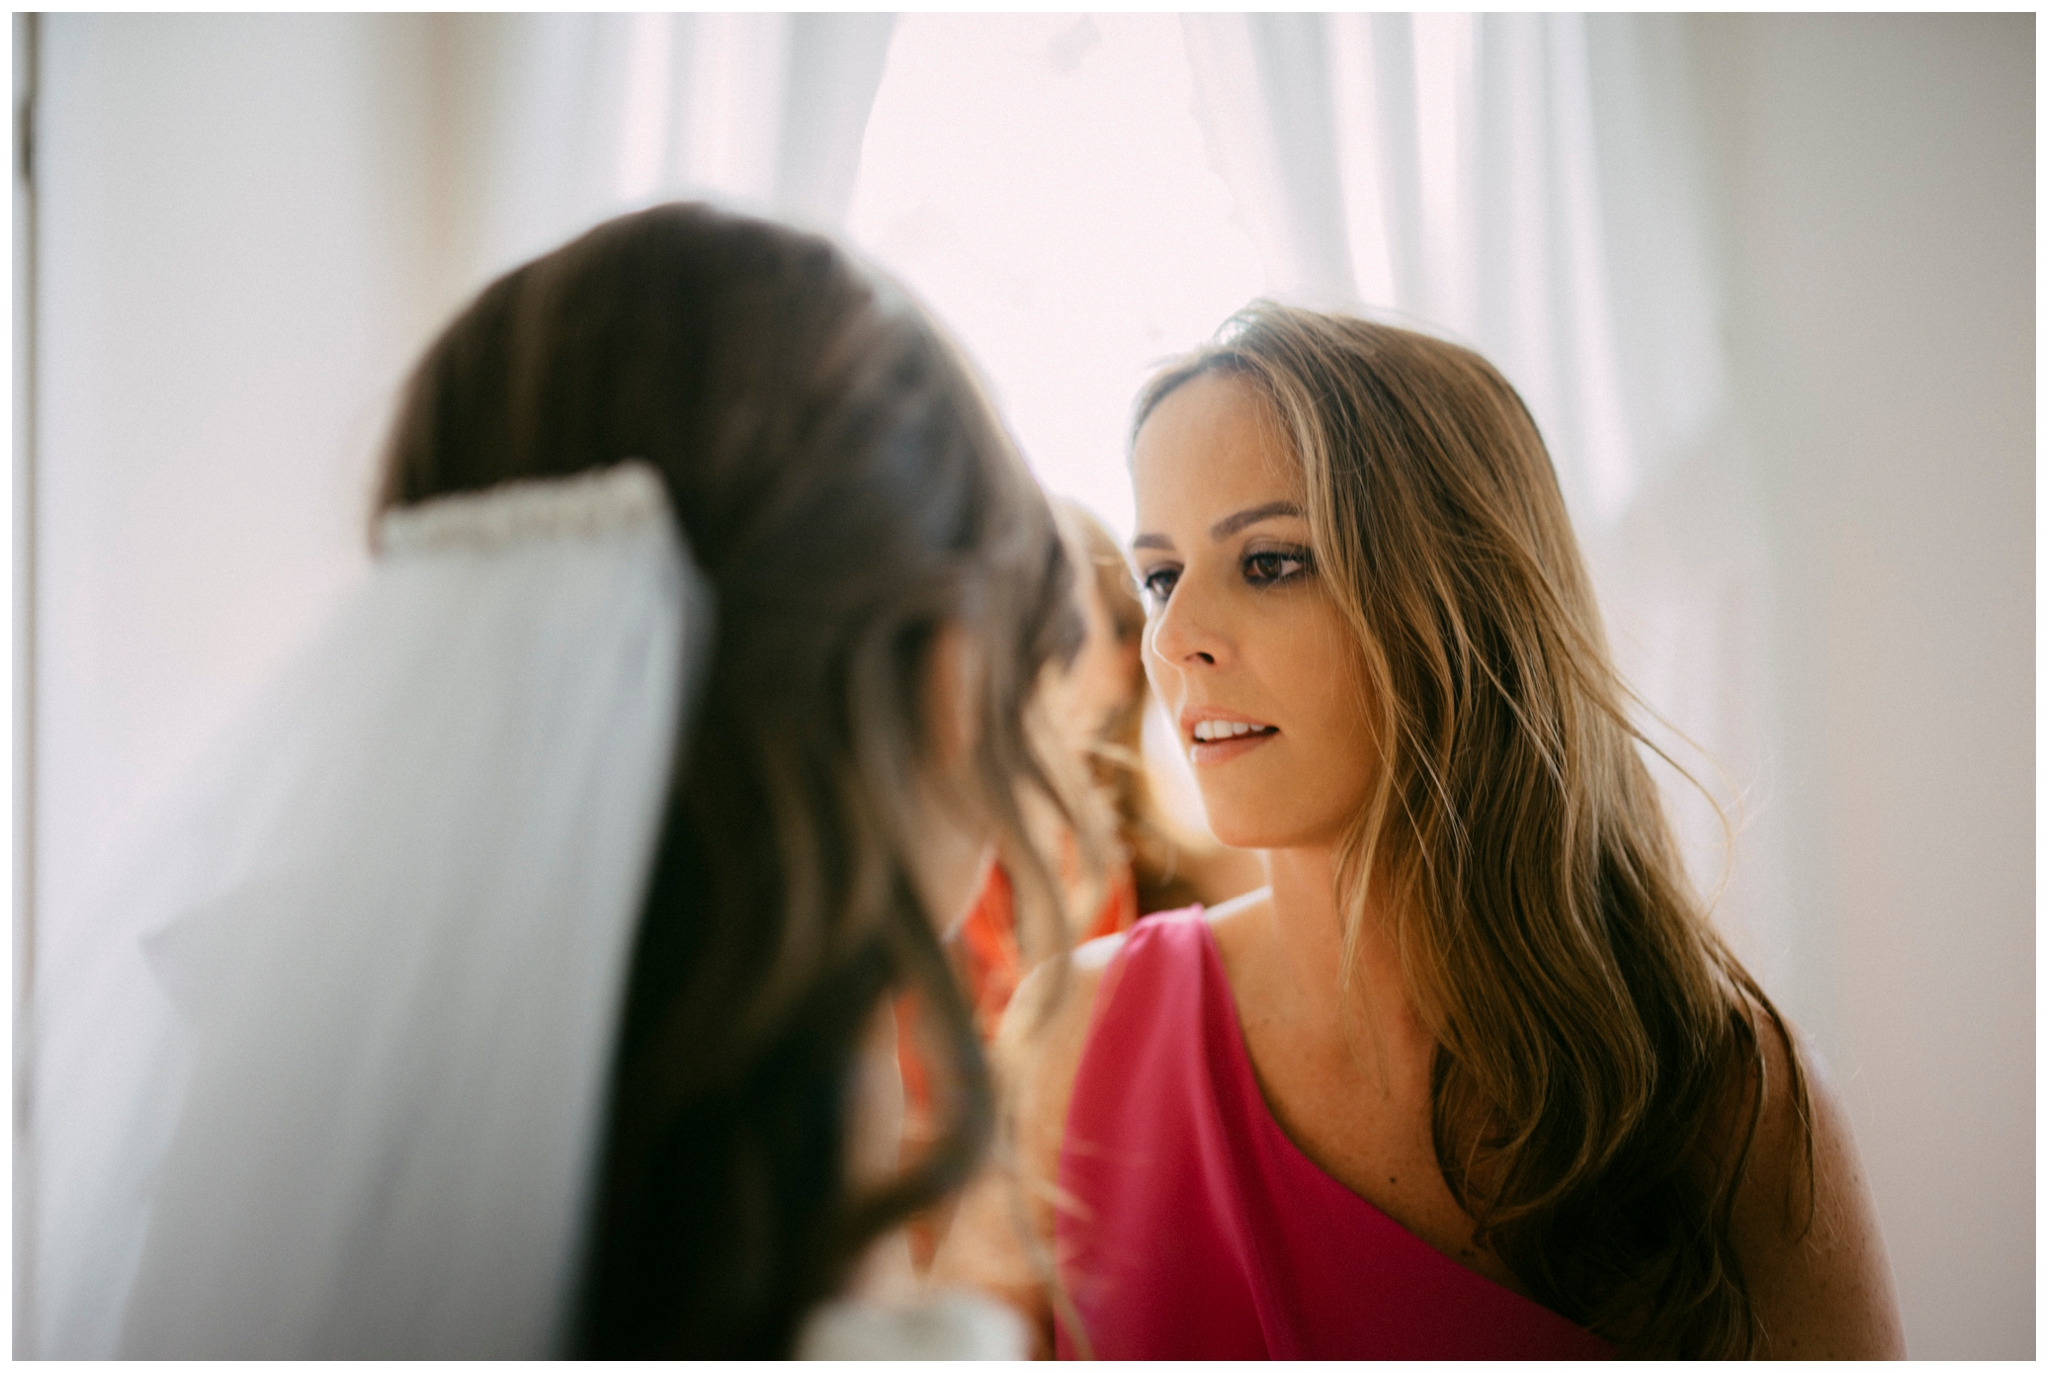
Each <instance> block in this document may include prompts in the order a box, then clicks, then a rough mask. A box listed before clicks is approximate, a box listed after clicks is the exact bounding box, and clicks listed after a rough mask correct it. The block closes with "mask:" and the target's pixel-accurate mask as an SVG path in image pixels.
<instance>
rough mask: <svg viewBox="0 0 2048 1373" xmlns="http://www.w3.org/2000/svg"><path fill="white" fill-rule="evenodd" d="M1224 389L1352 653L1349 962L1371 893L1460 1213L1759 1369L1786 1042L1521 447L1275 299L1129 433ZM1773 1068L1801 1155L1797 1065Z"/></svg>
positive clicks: (1622, 1305) (1190, 365) (1582, 1285)
mask: <svg viewBox="0 0 2048 1373" xmlns="http://www.w3.org/2000/svg"><path fill="white" fill-rule="evenodd" d="M1210 372H1220V373H1227V374H1231V375H1235V376H1238V377H1241V378H1243V379H1245V380H1246V381H1248V382H1249V383H1250V384H1251V385H1252V386H1253V388H1254V389H1255V390H1256V391H1257V392H1258V393H1259V394H1260V395H1261V396H1262V397H1263V398H1264V400H1265V401H1266V402H1267V403H1268V404H1269V405H1270V407H1271V413H1272V417H1273V419H1274V420H1275V421H1276V422H1277V424H1278V425H1279V428H1280V429H1281V431H1282V432H1283V433H1284V434H1285V435H1286V437H1287V439H1288V441H1289V443H1290V444H1291V446H1292V449H1293V451H1294V454H1295V456H1296V459H1297V461H1298V464H1299V468H1300V475H1301V479H1302V483H1303V488H1304V493H1305V496H1306V499H1305V502H1304V507H1305V510H1306V513H1307V517H1308V523H1309V526H1310V530H1311V538H1310V543H1311V550H1312V556H1313V558H1314V560H1315V565H1316V567H1317V569H1318V575H1319V576H1320V577H1321V579H1322V581H1323V584H1324V585H1325V586H1326V587H1327V588H1328V589H1329V591H1330V594H1331V595H1332V596H1333V597H1334V598H1335V600H1336V602H1337V604H1338V605H1339V606H1340V607H1341V608H1342V611H1343V614H1344V616H1345V618H1346V619H1347V620H1348V621H1349V623H1350V625H1351V627H1352V630H1353V632H1354V633H1355V635H1356V636H1357V641H1358V643H1359V645H1360V646H1361V648H1362V650H1363V656H1364V660H1365V663H1366V673H1365V680H1366V690H1365V693H1364V697H1363V699H1362V700H1361V701H1360V703H1359V707H1360V709H1361V710H1362V711H1364V712H1366V714H1367V717H1368V719H1369V720H1370V721H1371V724H1372V727H1373V729H1374V734H1375V738H1376V739H1377V740H1378V741H1379V751H1380V765H1379V771H1378V776H1377V778H1376V780H1375V783H1374V786H1373V789H1372V792H1371V799H1370V801H1369V802H1368V804H1367V805H1366V807H1365V809H1364V810H1363V811H1362V812H1361V813H1360V814H1359V815H1358V816H1357V818H1356V820H1355V821H1354V822H1353V824H1352V825H1351V827H1350V830H1349V833H1348V835H1347V838H1346V841H1345V843H1344V845H1343V847H1342V850H1341V853H1340V863H1339V878H1338V882H1339V893H1338V895H1339V898H1340V902H1341V904H1342V908H1343V910H1344V911H1345V919H1346V928H1345V943H1346V950H1347V955H1349V953H1350V952H1351V951H1352V950H1354V949H1355V948H1356V945H1357V940H1358V932H1359V927H1360V922H1361V921H1362V919H1363V918H1364V913H1365V911H1366V909H1367V901H1366V896H1367V892H1368V889H1370V890H1371V891H1372V893H1373V895H1374V897H1375V898H1376V900H1377V901H1378V902H1379V903H1380V904H1381V905H1382V908H1383V909H1384V910H1385V911H1386V912H1388V918H1389V919H1390V921H1391V930H1392V933H1393V938H1394V941H1395V944H1396V947H1397V949H1398V951H1399V956H1400V960H1401V967H1402V970H1403V975H1404V978H1405V981H1406V988H1407V992H1408V995H1409V997H1410V999H1411V1001H1412V1003H1413V1005H1414V1008H1415V1011H1416V1013H1417V1014H1418V1015H1419V1016H1420V1017H1421V1019H1422V1021H1423V1023H1424V1024H1425V1025H1426V1026H1427V1027H1428V1029H1429V1031H1430V1033H1431V1035H1432V1036H1433V1037H1434V1039H1435V1042H1436V1049H1435V1054H1434V1060H1433V1063H1432V1067H1431V1113H1432V1118H1431V1126H1432V1131H1433V1135H1434V1141H1435V1148H1436V1157H1437V1163H1438V1166H1439V1167H1440V1168H1441V1170H1442V1172H1443V1175H1444V1178H1445V1180H1446V1181H1447V1182H1448V1183H1449V1185H1450V1188H1451V1191H1452V1194H1453V1195H1454V1196H1455V1197H1456V1198H1457V1199H1458V1201H1459V1203H1460V1204H1461V1205H1462V1206H1463V1207H1464V1208H1465V1209H1466V1211H1467V1212H1468V1213H1470V1214H1471V1215H1472V1217H1473V1218H1474V1219H1475V1221H1476V1222H1477V1225H1478V1233H1479V1236H1480V1238H1481V1240H1482V1242H1483V1243H1485V1244H1486V1245H1487V1246H1488V1247H1489V1248H1490V1249H1491V1250H1492V1251H1493V1252H1494V1253H1495V1254H1497V1255H1498V1256H1499V1257H1500V1259H1501V1260H1502V1261H1503V1262H1504V1263H1506V1264H1507V1266H1508V1267H1509V1268H1510V1269H1511V1270H1512V1271H1513V1272H1514V1273H1515V1274H1516V1276H1517V1277H1519V1278H1520V1279H1521V1280H1522V1281H1523V1282H1524V1283H1525V1284H1527V1286H1528V1288H1529V1289H1530V1291H1531V1292H1533V1293H1534V1294H1535V1296H1536V1297H1537V1298H1538V1299H1539V1300H1540V1301H1542V1302H1543V1303H1544V1304H1546V1305H1548V1306H1550V1307H1552V1308H1554V1309H1555V1310H1557V1311H1559V1312H1560V1313H1562V1314H1564V1315H1566V1316H1569V1317H1571V1318H1572V1319H1574V1320H1576V1321H1579V1322H1580V1323H1582V1324H1584V1325H1586V1326H1588V1327H1589V1328H1591V1329H1593V1330H1594V1331H1596V1332H1598V1333H1601V1334H1604V1335H1606V1336H1608V1337H1609V1338H1612V1339H1615V1340H1617V1341H1618V1342H1620V1343H1621V1344H1622V1345H1623V1346H1624V1348H1626V1349H1628V1350H1630V1351H1631V1352H1640V1353H1646V1354H1659V1355H1666V1356H1669V1355H1692V1356H1728V1355H1740V1354H1744V1353H1748V1352H1750V1351H1752V1350H1753V1349H1754V1348H1755V1343H1756V1333H1757V1332H1756V1318H1755V1313H1754V1304H1753V1302H1752V1300H1751V1295H1750V1290H1749V1287H1748V1284H1747V1282H1746V1280H1745V1278H1744V1275H1743V1272H1742V1269H1741V1265H1740V1264H1739V1262H1738V1261H1737V1256H1736V1252H1735V1249H1734V1245H1733V1242H1732V1239H1731V1236H1730V1229H1731V1214H1732V1208H1733V1204H1734V1198H1735V1193H1736V1189H1737V1187H1738V1186H1739V1184H1740V1181H1741V1179H1742V1177H1743V1174H1744V1172H1745V1168H1746V1164H1747V1161H1748V1154H1749V1150H1750V1147H1751V1145H1752V1143H1753V1141H1754V1139H1755V1134H1756V1125H1757V1120H1758V1118H1759V1115H1760V1113H1761V1109H1762V1103H1763V1099H1764V1093H1765V1087H1766V1084H1765V1080H1764V1069H1765V1059H1764V1056H1763V1053H1762V1046H1761V1044H1760V1040H1759V1034H1760V1023H1761V1022H1763V1021H1768V1022H1769V1023H1770V1025H1771V1032H1773V1033H1776V1034H1778V1035H1780V1036H1781V1037H1783V1036H1784V1035H1785V1030H1784V1025H1783V1022H1782V1020H1781V1019H1780V1018H1779V1016H1778V1013H1777V1011H1776V1009H1775V1008H1774V1007H1773V1006H1772V1005H1771V1002H1770V1000H1769V998H1768V997H1766V996H1765V995H1764V993H1763V991H1762V990H1761V989H1760V988H1759V987H1758V986H1757V984H1756V982H1755V981H1754V979H1752V978H1751V977H1750V976H1749V974H1748V973H1747V972H1746V971H1745V970H1744V969H1743V967H1742V965H1741V964H1740V963H1739V962H1738V961H1737V960H1736V958H1735V957H1734V955H1733V954H1732V953H1731V952H1730V951H1729V949H1728V947H1727V946H1726V945H1725V944H1724V943H1723V942H1722V940H1721V938H1720V937H1719V935H1718V934H1716V932H1715V931H1714V928H1713V926H1712V925H1711V924H1710V923H1709V920H1708V910H1707V908H1706V903H1704V902H1703V901H1702V900H1701V899H1700V898H1699V896H1698V895H1697V893H1696V892H1695V891H1694V889H1693V888H1692V886H1691V884H1690V882H1689V881H1688V879H1687V876H1686V873H1685V869H1684V866H1683V863H1682V862H1681V859H1680V857H1679V853H1678V850H1677V847H1676V845H1675V843H1674V842H1673V839H1672V836H1671V831H1670V828H1669V826H1668V825H1667V823H1666V820H1665V817H1664V812H1663V807H1662V805H1661V803H1660V800H1659V796H1658V792H1657V787H1656V784H1655V782H1654V780H1653V778H1652V777H1651V775H1650V773H1649V770H1648V768H1647V766H1646V765H1645V762H1644V759H1643V757H1642V753H1641V750H1642V749H1644V748H1650V747H1653V746H1652V745H1650V743H1649V741H1648V740H1647V739H1646V738H1645V736H1644V735H1643V733H1642V732H1641V730H1640V729H1639V728H1638V726H1637V725H1636V724H1635V723H1634V721H1633V720H1632V719H1631V715H1630V708H1631V706H1632V705H1639V704H1640V703H1639V702H1636V701H1635V699H1634V697H1633V696H1632V695H1631V694H1630V692H1629V691H1628V689H1627V687H1626V686H1625V685H1624V684H1623V683H1622V681H1621V680H1620V679H1619V677H1618V676H1617V674H1616V673H1615V670H1614V668H1613V665H1612V662H1611V660H1610V658H1609V655H1608V650H1607V644H1606V637H1605V634H1604V632H1603V630H1602V627H1601V621H1600V615H1599V610H1598V607H1597V605H1596V603H1595V600H1594V596H1593V591H1592V587H1591V583H1590V581H1589V579H1588V577H1587V574H1586V571H1585V568H1584V565H1583V563H1582V561H1581V559H1580V556H1579V550H1578V545H1577V542H1576V540H1575V539H1574V537H1573V534H1572V529H1571V523H1570V519H1569V517H1568V515H1567V514H1566V511H1565V506H1564V500H1563V496H1562V494H1561V492H1560V491H1559V488H1558V484H1557V478H1556V474H1555V472H1554V470H1553V469H1552V467H1551V463H1550V458H1549V454H1548V453H1547V451H1546V450H1545V448H1544V446H1543V441H1542V438H1541V437H1540V436H1539V434H1538V433H1537V430H1536V425H1535V423H1534V421H1533V420H1532V419H1531V418H1530V416H1529V413H1528V411H1527V409H1526V408H1525V407H1524V406H1523V404H1522V401H1521V398H1520V397H1519V396H1517V395H1516V394H1515V391H1514V389H1513V388H1512V387H1511V386H1509V385H1508V383H1507V381H1506V380H1505V379H1504V378H1503V377H1502V376H1501V375H1500V373H1499V372H1497V371H1496V370H1495V369H1494V368H1493V367H1492V366H1491V365H1489V364H1488V363H1487V362H1486V361H1485V360H1484V359H1482V358H1480V357H1479V356H1478V355H1476V354H1474V353H1472V352H1470V351H1469V350H1467V349H1464V348H1460V347H1457V346H1455V345H1452V344H1449V343H1445V342H1443V341H1441V340H1438V339H1434V338H1431V337H1428V336H1426V335H1423V334H1419V333H1415V332H1412V331H1409V330H1404V329H1397V328H1392V327H1389V326H1386V325H1381V324H1375V323H1371V322H1368V321H1365V320H1361V319H1354V318H1347V317H1343V316H1337V315H1329V314H1319V313H1314V312H1310V311H1305V310H1299V309H1293V308H1289V307H1285V306H1280V305H1274V304H1270V303H1265V302H1261V303H1258V304H1255V305H1253V306H1251V307H1249V308H1247V309H1246V310H1244V311H1242V312H1241V313H1240V314H1238V315H1237V316H1235V317H1234V318H1233V319H1232V321H1231V322H1230V324H1229V325H1227V326H1226V328H1225V331H1224V333H1223V334H1222V335H1221V341H1220V342H1218V343H1217V344H1215V345H1213V346H1211V347H1208V348H1206V349H1203V350H1201V351H1199V352H1197V353H1195V354H1193V355H1192V356H1190V357H1188V358H1185V359H1183V360H1181V361H1180V362H1178V363H1176V364H1174V365H1172V366H1171V367H1169V368H1168V369H1167V370H1166V371H1164V372H1163V373H1161V374H1160V375H1159V376H1158V377H1156V378H1155V379H1154V380H1153V381H1152V383H1151V384H1150V385H1149V386H1148V387H1147V388H1146V390H1145V392H1144V393H1143V395H1142V396H1141V397H1140V398H1139V403H1138V408H1137V416H1136V424H1137V425H1142V424H1143V422H1144V420H1145V418H1146V416H1147V415H1149V414H1150V413H1151V410H1152V409H1153V407H1154V406H1156V405H1157V404H1158V403H1159V402H1160V401H1161V400H1162V399H1163V398H1164V397H1165V396H1166V395H1167V394H1169V393H1170V392H1172V391H1173V390H1174V389H1175V388H1176V387H1178V386H1180V385H1182V384H1184V383H1185V382H1187V381H1189V380H1191V379H1193V378H1194V377H1197V376H1200V375H1203V374H1205V373H1210ZM1134 428H1135V426H1134ZM1348 966H1349V959H1348V957H1347V967H1348ZM1785 1061H1786V1062H1787V1063H1788V1064H1789V1065H1790V1082H1789V1084H1788V1086H1789V1089H1790V1094H1791V1100H1792V1102H1793V1104H1794V1106H1795V1109H1796V1113H1797V1116H1798V1119H1799V1120H1800V1121H1801V1130H1802V1133H1803V1134H1804V1133H1807V1132H1806V1130H1805V1124H1804V1122H1805V1121H1806V1120H1807V1109H1806V1091H1805V1084H1804V1079H1803V1076H1802V1074H1801V1069H1800V1066H1799V1058H1798V1054H1797V1052H1796V1050H1795V1049H1794V1048H1793V1047H1792V1045H1791V1043H1790V1041H1789V1039H1787V1040H1786V1059H1785ZM1805 1148H1806V1152H1807V1166H1808V1170H1809V1172H1808V1176H1809V1178H1810V1169H1811V1148H1812V1145H1811V1139H1810V1134H1808V1136H1807V1138H1806V1143H1805ZM1808 1197H1809V1201H1810V1189H1809V1193H1808Z"/></svg>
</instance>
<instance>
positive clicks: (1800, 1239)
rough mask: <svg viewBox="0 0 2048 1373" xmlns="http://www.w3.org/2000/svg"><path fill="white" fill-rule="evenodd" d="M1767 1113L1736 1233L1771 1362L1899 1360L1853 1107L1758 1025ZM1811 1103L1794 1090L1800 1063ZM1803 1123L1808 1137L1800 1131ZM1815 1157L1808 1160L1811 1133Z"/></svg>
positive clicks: (1803, 1058) (1822, 1072)
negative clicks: (1795, 1069) (1795, 1065)
mask: <svg viewBox="0 0 2048 1373" xmlns="http://www.w3.org/2000/svg"><path fill="white" fill-rule="evenodd" d="M1757 1026H1758V1034H1757V1038H1758V1047H1759V1049H1760V1050H1761V1052H1762V1059H1763V1069H1764V1102H1763V1114H1762V1117H1761V1119H1760V1120H1759V1121H1758V1123H1757V1131H1756V1138H1755V1142H1754V1144H1753V1146H1752V1149H1751V1153H1750V1158H1749V1166H1748V1169H1747V1173H1746V1176H1745V1178H1744V1180H1743V1183H1742V1185H1741V1187H1740V1189H1739V1190H1738V1192H1737V1193H1736V1199H1735V1212H1734V1218H1733V1220H1734V1227H1733V1234H1734V1240H1735V1245H1736V1250H1737V1252H1738V1254H1739V1255H1740V1256H1741V1260H1742V1267H1743V1272H1744V1275H1745V1276H1746V1277H1747V1279H1748V1281H1749V1287H1750V1291H1751V1294H1752V1296H1753V1298H1754V1300H1755V1302H1756V1312H1757V1316H1758V1318H1759V1320H1760V1322H1761V1325H1762V1330H1763V1346H1762V1348H1761V1349H1760V1350H1759V1351H1758V1352H1759V1353H1760V1354H1762V1355H1763V1356H1764V1357H1766V1358H1823V1359H1828V1358H1833V1359H1841V1358H1850V1359H1869V1358H1903V1357H1905V1353H1906V1349H1905V1336H1904V1332H1903V1330H1902V1328H1901V1326H1900V1322H1899V1309H1898V1295H1897V1293H1896V1291H1895V1289H1894V1286H1893V1281H1892V1271H1891V1262H1890V1260H1889V1259H1888V1258H1887V1257H1886V1255H1885V1248H1884V1236H1883V1234H1882V1232H1881V1231H1880V1229H1879V1227H1878V1221H1877V1207H1876V1204H1875V1202H1874V1201H1873V1200H1872V1197H1871V1194H1870V1185H1869V1182H1868V1180H1867V1178H1866V1176H1865V1173H1864V1170H1863V1162H1862V1159H1861V1157H1860V1156H1859V1154H1858V1153H1857V1150H1856V1139H1855V1132H1854V1130H1853V1129H1852V1128H1851V1125H1850V1119H1849V1111H1848V1107H1847V1105H1846V1104H1845V1102H1844V1101H1843V1099H1842V1095H1841V1092H1840V1090H1839V1088H1838V1087H1837V1086H1836V1084H1835V1081H1834V1078H1833V1075H1832V1074H1831V1073H1830V1072H1829V1070H1828V1066H1827V1064H1826V1062H1825V1061H1824V1060H1823V1059H1822V1057H1821V1055H1820V1053H1819V1051H1818V1050H1816V1049H1815V1048H1814V1047H1813V1045H1812V1044H1811V1043H1810V1042H1809V1041H1808V1040H1807V1039H1806V1037H1805V1036H1804V1035H1803V1034H1801V1033H1800V1032H1799V1030H1798V1028H1797V1027H1796V1026H1794V1025H1792V1024H1791V1022H1789V1021H1787V1022H1785V1023H1784V1029H1785V1032H1784V1034H1782V1035H1781V1034H1780V1033H1779V1032H1778V1031H1777V1029H1776V1028H1775V1026H1774V1025H1773V1023H1772V1020H1771V1018H1770V1017H1769V1016H1767V1015H1763V1014H1759V1015H1758V1016H1757ZM1795 1054H1796V1055H1797V1061H1798V1066H1799V1070H1800V1073H1799V1076H1800V1077H1801V1078H1802V1079H1803V1081H1804V1084H1805V1093H1804V1097H1805V1102H1804V1109H1803V1111H1802V1103H1801V1102H1800V1100H1799V1095H1800V1094H1798V1093H1796V1092H1795V1091H1794V1089H1793V1081H1794V1077H1793V1071H1792V1069H1793V1057H1794V1055H1795ZM1802 1115H1803V1117H1804V1122H1805V1128H1804V1129H1802ZM1808 1131H1810V1132H1811V1140H1812V1150H1811V1155H1810V1160H1811V1166H1810V1168H1809V1154H1808V1150H1807V1132H1808Z"/></svg>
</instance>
